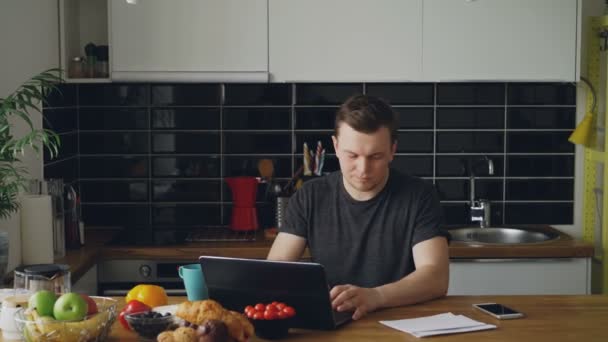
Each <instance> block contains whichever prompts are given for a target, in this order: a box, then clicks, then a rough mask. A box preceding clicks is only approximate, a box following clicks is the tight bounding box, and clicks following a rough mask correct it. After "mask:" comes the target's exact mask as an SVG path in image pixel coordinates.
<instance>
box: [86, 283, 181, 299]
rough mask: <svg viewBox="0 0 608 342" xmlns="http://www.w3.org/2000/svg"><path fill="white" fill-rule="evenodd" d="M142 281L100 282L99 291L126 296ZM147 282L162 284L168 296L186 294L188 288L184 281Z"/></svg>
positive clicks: (104, 293) (100, 293)
mask: <svg viewBox="0 0 608 342" xmlns="http://www.w3.org/2000/svg"><path fill="white" fill-rule="evenodd" d="M138 284H141V283H101V282H100V283H99V284H98V286H97V291H98V292H99V295H100V296H109V297H112V296H114V297H122V296H126V295H127V293H128V292H129V290H131V289H132V288H133V287H135V285H138ZM146 284H150V285H158V286H162V287H163V288H164V289H165V292H166V293H167V296H183V297H185V296H186V290H185V289H184V283H182V282H180V283H174V282H164V283H153V282H146Z"/></svg>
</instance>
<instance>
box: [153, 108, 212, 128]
mask: <svg viewBox="0 0 608 342" xmlns="http://www.w3.org/2000/svg"><path fill="white" fill-rule="evenodd" d="M152 129H158V130H162V129H200V130H219V129H220V109H219V108H158V109H152Z"/></svg>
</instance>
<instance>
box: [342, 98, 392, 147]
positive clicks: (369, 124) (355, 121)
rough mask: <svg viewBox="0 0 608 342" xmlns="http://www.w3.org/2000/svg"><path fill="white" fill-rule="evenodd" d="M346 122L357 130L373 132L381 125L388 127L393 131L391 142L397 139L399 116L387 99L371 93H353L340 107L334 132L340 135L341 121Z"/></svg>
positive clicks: (367, 132)
mask: <svg viewBox="0 0 608 342" xmlns="http://www.w3.org/2000/svg"><path fill="white" fill-rule="evenodd" d="M343 122H344V123H346V124H347V125H349V126H350V127H352V128H353V129H354V130H355V131H357V132H361V133H366V134H369V133H373V132H376V131H377V130H378V129H380V127H386V128H388V129H389V131H390V132H391V142H392V143H395V142H396V141H397V129H398V128H399V127H398V126H399V118H398V116H397V113H396V112H395V111H393V109H392V108H391V106H390V104H388V102H386V101H385V100H383V99H381V98H379V97H375V96H370V95H353V96H351V97H349V98H348V99H347V100H346V101H345V102H344V103H343V104H342V105H341V106H340V109H338V112H337V113H336V122H335V127H334V134H335V136H336V137H337V136H338V128H339V127H340V124H341V123H343Z"/></svg>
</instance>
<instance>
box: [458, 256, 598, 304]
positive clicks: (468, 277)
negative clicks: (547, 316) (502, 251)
mask: <svg viewBox="0 0 608 342" xmlns="http://www.w3.org/2000/svg"><path fill="white" fill-rule="evenodd" d="M590 274H591V259H590V258H564V259H543V258H538V259H452V260H450V287H449V290H448V295H532V294H539V295H552V294H589V293H590V292H591V286H590V283H591V277H590Z"/></svg>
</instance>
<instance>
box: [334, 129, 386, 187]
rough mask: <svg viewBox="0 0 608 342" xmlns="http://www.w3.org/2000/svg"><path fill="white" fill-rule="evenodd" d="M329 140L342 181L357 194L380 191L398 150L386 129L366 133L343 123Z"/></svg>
mask: <svg viewBox="0 0 608 342" xmlns="http://www.w3.org/2000/svg"><path fill="white" fill-rule="evenodd" d="M332 140H333V142H334V149H335V150H336V156H337V157H338V160H339V161H340V169H341V170H342V174H343V176H344V179H345V181H346V182H348V184H349V185H350V186H351V187H352V188H354V189H355V190H356V191H359V192H375V191H380V190H381V188H382V186H383V185H384V180H385V179H386V177H387V175H388V166H389V163H390V162H391V161H392V160H393V156H394V154H395V149H396V148H397V146H396V144H393V143H391V134H390V131H389V129H388V128H387V127H380V129H378V130H377V131H376V132H373V133H369V134H366V133H361V132H357V131H355V130H354V129H353V128H352V127H350V126H349V125H348V124H346V123H342V124H341V125H340V126H339V128H338V135H337V136H332Z"/></svg>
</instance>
